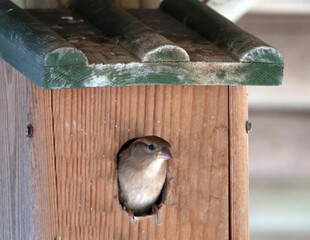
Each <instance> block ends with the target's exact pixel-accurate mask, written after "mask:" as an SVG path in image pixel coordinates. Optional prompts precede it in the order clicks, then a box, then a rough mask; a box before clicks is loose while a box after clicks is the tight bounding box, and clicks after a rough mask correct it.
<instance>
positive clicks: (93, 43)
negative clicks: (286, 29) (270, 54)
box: [0, 0, 283, 89]
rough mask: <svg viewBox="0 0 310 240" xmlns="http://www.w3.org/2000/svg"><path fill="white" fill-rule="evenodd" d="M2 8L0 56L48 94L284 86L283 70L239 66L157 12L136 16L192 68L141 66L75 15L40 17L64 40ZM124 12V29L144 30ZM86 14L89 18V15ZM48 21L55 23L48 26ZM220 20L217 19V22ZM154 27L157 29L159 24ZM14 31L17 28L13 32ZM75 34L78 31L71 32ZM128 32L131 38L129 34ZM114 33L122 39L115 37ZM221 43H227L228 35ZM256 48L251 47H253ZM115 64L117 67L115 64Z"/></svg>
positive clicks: (18, 12) (165, 64) (224, 52)
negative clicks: (75, 90) (145, 87)
mask: <svg viewBox="0 0 310 240" xmlns="http://www.w3.org/2000/svg"><path fill="white" fill-rule="evenodd" d="M93 1H95V2H94V3H96V4H97V3H98V4H99V6H101V4H103V5H102V6H105V5H104V4H107V3H106V2H102V3H100V2H96V1H98V0H93ZM0 5H1V9H2V10H1V11H2V13H3V14H2V17H1V18H0V29H1V34H0V39H1V40H2V41H1V45H2V47H1V52H0V53H1V56H2V58H3V59H5V60H6V61H7V62H8V63H10V64H12V65H13V66H14V67H15V68H17V69H18V70H19V71H21V72H22V73H23V74H24V75H25V76H27V77H28V78H30V79H31V80H33V81H34V82H35V83H37V84H38V85H39V86H41V87H43V88H46V89H57V88H84V87H104V86H132V85H155V84H156V85H160V84H165V85H168V84H171V85H177V84H180V85H278V84H281V80H282V74H283V64H279V63H277V62H274V63H271V62H270V63H260V62H246V63H244V62H238V61H237V60H236V59H234V58H233V57H232V54H233V51H232V53H229V52H227V49H226V48H225V47H223V49H221V48H219V47H217V46H216V45H215V44H214V43H210V42H209V41H210V40H208V39H204V38H202V37H200V36H198V35H197V34H195V33H193V32H192V31H190V30H189V29H187V28H186V27H184V26H183V25H181V24H179V23H177V21H175V20H173V18H171V17H169V16H167V15H166V14H163V13H160V14H157V13H158V11H156V10H153V11H154V12H149V11H146V12H145V13H143V12H142V13H141V14H140V13H135V15H136V16H138V17H139V18H140V19H141V20H142V21H144V22H145V23H149V24H150V25H151V27H152V28H154V29H155V30H154V31H151V33H152V34H155V35H158V36H161V35H159V33H160V34H162V35H164V36H167V38H168V37H169V38H170V39H171V40H173V41H174V42H177V45H179V46H182V49H183V48H184V50H185V51H187V52H188V53H189V55H190V58H192V61H191V62H173V61H169V62H153V63H150V62H139V61H140V60H139V59H138V58H136V57H135V56H133V54H132V53H131V52H129V51H128V50H126V49H124V48H123V47H122V46H120V45H118V39H117V38H115V37H114V38H108V37H107V35H109V34H111V33H102V32H99V30H98V29H96V28H94V27H93V26H90V25H89V23H86V22H85V21H84V20H83V19H81V18H80V17H78V16H76V15H73V16H74V17H73V16H71V15H69V16H61V18H60V20H59V19H58V20H56V18H55V17H56V16H59V15H61V14H62V13H64V12H63V11H60V12H58V13H56V14H55V12H54V11H46V10H45V11H44V14H45V15H46V16H44V17H43V14H42V13H41V14H38V16H39V17H40V18H41V19H43V20H42V21H43V22H44V23H46V22H47V23H49V24H51V23H56V24H53V25H49V26H50V28H51V29H53V30H55V31H57V33H58V34H60V35H61V36H59V35H57V34H56V33H55V32H54V31H52V30H51V29H50V28H48V27H46V26H44V25H43V24H42V22H40V21H38V20H37V19H35V18H33V17H32V16H31V15H29V14H28V13H26V12H25V11H22V10H20V9H19V8H18V7H16V6H14V5H13V4H12V3H9V2H7V1H2V2H1V4H0ZM82 6H84V5H82ZM94 6H97V5H94ZM107 6H110V4H108V5H107ZM111 6H113V9H115V14H116V15H117V14H118V11H119V9H118V8H117V7H116V6H115V5H111ZM11 9H13V10H11ZM85 9H87V8H85ZM42 11H43V10H42ZM120 11H121V13H122V14H123V13H124V16H125V17H124V16H123V15H121V18H120V19H121V20H117V21H116V22H118V21H120V24H121V25H120V26H126V24H125V23H124V21H123V20H124V19H129V21H131V20H130V19H132V21H133V22H134V25H135V24H136V23H137V25H138V26H141V24H142V26H145V25H143V23H141V22H139V21H138V20H136V19H135V18H134V17H132V16H131V15H129V14H128V13H125V12H123V10H120ZM99 12H100V11H99ZM31 13H35V11H31ZM148 13H151V14H152V16H154V17H155V16H156V15H158V16H160V18H159V19H157V20H151V18H150V17H148V16H147V14H148ZM86 14H88V13H87V12H86ZM47 16H50V18H51V19H54V20H47V19H48V17H47ZM75 16H76V17H75ZM93 17H94V19H96V18H95V17H98V16H97V15H96V14H95V15H94V16H93ZM161 18H162V19H163V21H167V24H162V23H160V21H161V20H160V19H161ZM222 18H223V17H221V16H216V19H218V20H221V19H222ZM44 19H45V20H44ZM156 21H157V22H159V23H158V24H157V23H155V22H156ZM225 24H226V23H224V25H225ZM15 25H16V27H12V26H15ZM228 25H229V24H228ZM135 26H136V25H135ZM229 26H230V25H229ZM127 27H128V26H127ZM172 27H176V29H177V30H176V33H175V34H173V33H171V32H172V29H171V28H172ZM83 28H85V29H83ZM214 28H215V27H214ZM112 29H113V28H112ZM128 29H130V27H129V28H128ZM128 29H127V30H128ZM142 29H144V27H142ZM73 30H76V31H74V32H73ZM127 30H126V31H127ZM113 31H114V30H113ZM113 31H112V33H113ZM126 31H125V32H126ZM128 31H129V33H132V32H131V30H128ZM128 31H127V33H128ZM143 31H144V30H143ZM182 31H184V33H182ZM133 32H135V31H133ZM156 32H157V33H156ZM237 32H238V31H237ZM82 33H83V34H82ZM114 33H117V34H118V32H117V31H114ZM119 33H121V32H119ZM222 37H223V38H225V37H224V35H223V36H222ZM63 38H65V39H63ZM134 38H135V37H133V38H132V39H134ZM183 38H184V39H183ZM253 38H254V37H252V39H253ZM170 39H169V41H170ZM119 41H122V39H120V40H119ZM257 41H258V40H257ZM146 42H150V41H146ZM227 42H228V41H227ZM241 45H242V44H241ZM249 45H250V44H249ZM254 45H255V44H254ZM254 45H251V46H252V47H254ZM137 46H138V45H137ZM239 47H240V46H239ZM239 47H237V48H239ZM267 48H268V49H269V47H267ZM141 49H143V48H141ZM144 49H145V48H144ZM225 49H226V50H225ZM247 49H248V46H247ZM134 51H135V50H134ZM134 51H133V52H134ZM253 51H254V50H253ZM255 51H256V50H255ZM255 51H254V52H255ZM172 52H173V51H172ZM274 54H275V58H276V56H278V55H279V53H278V52H276V51H275V52H274ZM109 55H110V56H109ZM151 55H152V54H151ZM140 57H141V56H140ZM156 58H157V57H156ZM157 59H160V57H159V58H157ZM262 59H263V60H262V61H265V60H264V59H265V55H262ZM117 60H119V61H118V62H117ZM92 63H95V64H92ZM193 73H194V74H193Z"/></svg>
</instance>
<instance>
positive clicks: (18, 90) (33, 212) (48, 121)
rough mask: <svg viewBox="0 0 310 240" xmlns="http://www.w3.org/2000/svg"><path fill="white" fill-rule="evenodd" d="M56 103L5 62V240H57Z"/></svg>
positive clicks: (0, 146)
mask: <svg viewBox="0 0 310 240" xmlns="http://www.w3.org/2000/svg"><path fill="white" fill-rule="evenodd" d="M51 104H52V101H51V91H43V90H42V89H41V88H40V87H38V86H37V85H35V84H34V83H32V82H31V81H30V80H28V79H26V78H25V77H24V76H23V75H22V74H21V73H19V72H18V71H17V70H16V69H14V68H13V67H12V66H10V65H9V64H7V63H6V62H5V61H3V60H2V59H0V110H1V114H0V139H1V141H0V152H1V154H0V166H1V167H0V185H1V186H0V196H1V197H0V208H1V217H0V239H10V240H15V239H53V237H54V236H55V234H56V233H57V226H58V222H57V219H58V218H57V210H56V209H57V203H56V200H57V199H56V177H55V163H54V148H53V145H54V144H53V132H52V108H51ZM29 123H31V124H32V126H33V130H34V132H33V137H32V138H31V139H28V138H27V137H26V127H27V125H28V124H29Z"/></svg>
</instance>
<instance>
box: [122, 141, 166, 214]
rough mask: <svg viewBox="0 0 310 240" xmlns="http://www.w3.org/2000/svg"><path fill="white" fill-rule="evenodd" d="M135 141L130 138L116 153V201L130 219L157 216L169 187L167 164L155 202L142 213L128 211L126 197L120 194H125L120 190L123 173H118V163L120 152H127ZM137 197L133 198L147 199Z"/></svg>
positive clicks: (141, 195) (143, 196)
mask: <svg viewBox="0 0 310 240" xmlns="http://www.w3.org/2000/svg"><path fill="white" fill-rule="evenodd" d="M137 139H138V138H132V139H130V140H128V141H127V142H125V143H124V144H123V145H122V147H121V148H120V150H119V151H118V153H117V170H118V199H119V204H120V205H121V207H122V209H124V210H125V211H127V213H128V215H129V216H131V217H147V216H151V215H157V214H158V211H159V210H160V208H161V207H162V205H163V204H164V203H165V202H166V199H167V194H168V185H169V178H168V165H169V163H168V164H167V169H166V176H165V180H164V184H163V187H162V189H161V190H160V193H159V196H158V198H157V199H156V201H155V202H154V203H153V204H152V205H151V206H149V207H148V209H146V210H143V211H139V210H133V209H130V206H128V205H130V204H127V203H126V202H125V199H126V197H124V196H125V195H124V194H123V193H122V191H124V192H126V189H122V188H121V181H120V174H124V171H122V172H120V171H119V169H120V168H119V162H120V154H121V153H122V152H124V151H125V150H127V149H128V148H129V147H130V146H131V144H133V143H134V142H135V141H136V140H137ZM163 141H165V140H163ZM165 142H166V141H165ZM123 166H124V165H123ZM126 167H127V166H126ZM141 171H143V170H141ZM128 174H129V175H130V173H128ZM136 180H137V181H139V179H136ZM123 182H124V181H123ZM123 187H124V186H123ZM128 192H129V190H128ZM128 192H127V195H126V196H128ZM138 195H139V193H137V194H136V195H135V196H136V197H137V198H141V199H143V198H148V197H149V196H148V195H144V193H143V194H140V195H139V196H138ZM137 198H136V199H137Z"/></svg>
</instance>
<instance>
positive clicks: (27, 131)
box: [26, 124, 33, 138]
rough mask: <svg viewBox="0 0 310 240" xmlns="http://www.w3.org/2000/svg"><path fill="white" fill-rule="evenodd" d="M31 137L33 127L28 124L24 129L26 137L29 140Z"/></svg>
mask: <svg viewBox="0 0 310 240" xmlns="http://www.w3.org/2000/svg"><path fill="white" fill-rule="evenodd" d="M32 135H33V127H32V125H31V124H28V125H27V127H26V137H27V138H31V137H32Z"/></svg>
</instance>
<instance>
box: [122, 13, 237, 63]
mask: <svg viewBox="0 0 310 240" xmlns="http://www.w3.org/2000/svg"><path fill="white" fill-rule="evenodd" d="M128 12H129V13H131V14H132V15H134V16H135V17H136V18H138V19H139V20H140V21H142V22H143V23H144V24H146V25H147V26H149V27H151V28H152V29H153V30H154V31H155V32H157V33H159V34H161V35H163V36H164V37H166V38H167V39H169V40H170V41H172V42H174V43H175V44H177V45H178V46H180V47H182V48H183V49H185V50H186V52H187V53H188V55H189V57H190V59H191V61H192V62H237V59H235V58H234V57H233V56H232V55H231V54H230V53H229V52H227V51H225V50H223V49H221V48H219V47H217V46H216V45H215V44H212V43H211V42H210V41H208V40H207V39H206V38H204V37H202V36H200V35H199V34H198V33H196V32H195V31H193V30H191V29H190V28H187V27H185V26H184V24H183V23H181V22H179V21H178V20H176V19H174V18H173V17H171V16H169V15H168V14H166V13H165V12H163V11H161V10H159V9H156V10H155V9H144V10H137V9H130V10H129V9H128Z"/></svg>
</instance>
